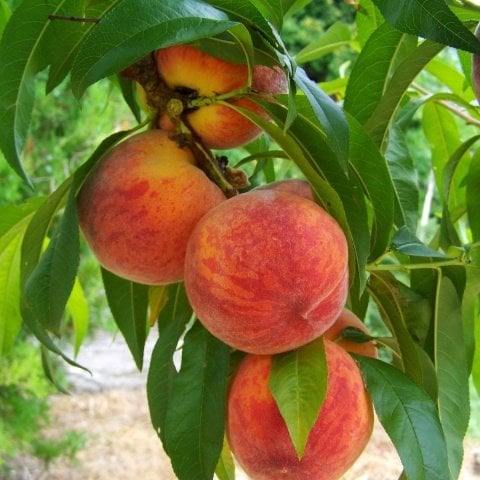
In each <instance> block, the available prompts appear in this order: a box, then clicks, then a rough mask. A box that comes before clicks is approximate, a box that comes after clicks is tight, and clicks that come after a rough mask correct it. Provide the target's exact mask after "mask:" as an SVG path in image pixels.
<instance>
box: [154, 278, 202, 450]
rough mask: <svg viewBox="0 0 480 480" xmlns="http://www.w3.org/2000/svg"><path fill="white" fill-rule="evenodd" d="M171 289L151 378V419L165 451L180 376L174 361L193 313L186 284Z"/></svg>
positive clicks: (163, 312) (159, 319)
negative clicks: (173, 394)
mask: <svg viewBox="0 0 480 480" xmlns="http://www.w3.org/2000/svg"><path fill="white" fill-rule="evenodd" d="M167 288H168V301H167V304H166V305H165V307H164V308H163V309H162V311H161V312H160V316H159V318H158V329H159V331H160V336H159V339H158V340H157V343H156V344H155V347H154V349H153V352H152V357H151V360H150V367H149V370H148V378H147V397H148V406H149V410H150V419H151V421H152V425H153V427H154V429H155V431H156V432H157V434H158V435H159V437H160V438H161V440H162V443H163V448H165V449H166V442H165V432H164V425H165V416H166V414H167V410H168V404H169V402H170V395H171V391H172V386H173V379H174V378H175V377H176V375H177V370H176V369H175V364H174V358H173V357H174V353H175V351H176V349H177V345H178V342H179V341H180V337H181V336H182V334H183V332H184V331H185V326H186V324H187V322H188V321H189V320H190V319H191V317H192V313H193V311H192V307H191V306H190V304H189V303H188V298H187V295H186V293H185V288H184V286H183V284H178V285H170V286H169V287H167Z"/></svg>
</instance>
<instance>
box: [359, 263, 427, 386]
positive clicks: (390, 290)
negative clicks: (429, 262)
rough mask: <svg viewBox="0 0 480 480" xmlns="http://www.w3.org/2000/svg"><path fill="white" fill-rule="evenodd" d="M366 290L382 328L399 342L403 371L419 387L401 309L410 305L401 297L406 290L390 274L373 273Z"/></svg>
mask: <svg viewBox="0 0 480 480" xmlns="http://www.w3.org/2000/svg"><path fill="white" fill-rule="evenodd" d="M368 288H369V291H370V293H371V295H372V297H373V299H374V300H375V303H376V304H377V307H378V309H379V311H380V313H381V315H382V318H383V320H384V322H385V324H386V325H387V327H388V329H389V330H390V331H391V332H392V334H393V335H394V337H395V339H396V341H397V342H398V348H399V350H400V356H401V358H400V363H401V367H402V370H403V371H404V372H405V373H406V374H407V375H408V376H409V377H410V378H411V379H412V380H413V381H414V382H415V383H416V384H417V385H422V384H423V377H422V368H421V363H420V359H419V357H418V352H417V349H416V345H415V342H414V340H413V338H412V336H411V334H410V332H409V331H408V328H407V318H406V313H407V312H406V309H405V308H404V305H405V304H406V303H407V302H408V301H409V296H407V295H406V294H405V293H404V290H405V289H407V287H406V286H405V285H403V284H402V283H401V282H399V281H398V280H397V279H396V278H395V277H394V276H393V275H392V274H391V273H390V272H372V275H371V276H370V280H369V282H368Z"/></svg>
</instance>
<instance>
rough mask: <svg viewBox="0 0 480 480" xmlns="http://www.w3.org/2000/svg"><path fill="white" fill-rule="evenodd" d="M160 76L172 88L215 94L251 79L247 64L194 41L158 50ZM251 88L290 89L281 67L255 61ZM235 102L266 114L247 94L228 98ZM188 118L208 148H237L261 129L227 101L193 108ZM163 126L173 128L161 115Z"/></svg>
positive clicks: (269, 91) (270, 91)
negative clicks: (212, 52) (211, 52)
mask: <svg viewBox="0 0 480 480" xmlns="http://www.w3.org/2000/svg"><path fill="white" fill-rule="evenodd" d="M156 55H157V66H158V72H159V74H160V76H161V77H162V78H163V80H164V81H165V83H166V84H167V85H168V86H169V87H170V88H171V89H182V88H187V89H190V90H192V91H194V92H196V94H198V95H199V96H201V97H214V96H216V95H221V94H225V93H229V92H231V91H234V90H237V89H239V88H243V87H245V86H246V85H247V81H248V68H247V65H246V64H240V63H232V62H227V61H225V60H222V59H220V58H216V57H213V56H211V55H208V54H207V53H204V52H202V51H201V50H199V49H197V48H196V47H193V46H191V45H175V46H172V47H167V48H163V49H160V50H158V51H157V53H156ZM252 90H253V91H255V92H257V93H266V94H279V93H286V92H287V90H288V84H287V78H286V75H285V73H284V72H283V71H282V70H281V69H280V68H278V67H276V68H270V67H267V66H264V65H255V66H254V68H253V77H252ZM228 102H229V103H231V104H232V105H236V106H239V107H243V108H246V109H249V110H251V111H253V112H255V113H257V114H258V115H262V116H264V117H266V114H265V112H264V110H263V109H262V108H261V107H259V106H258V105H257V104H255V103H254V102H252V101H251V100H248V99H246V98H239V99H231V100H228ZM186 119H187V121H188V123H189V125H190V126H191V128H192V129H193V130H194V131H195V132H196V134H197V135H198V136H199V137H200V139H201V140H202V142H203V143H204V144H205V146H207V147H209V148H218V149H226V148H234V147H238V146H240V145H244V144H246V143H248V142H250V141H252V140H253V139H255V138H256V137H257V136H258V135H259V134H260V133H261V130H260V129H259V128H258V127H256V126H255V125H254V124H253V123H252V122H250V120H248V119H247V118H245V117H244V116H243V115H241V114H240V113H237V112H235V111H234V110H233V109H232V108H230V107H228V106H227V105H221V104H210V105H203V106H200V107H199V108H196V109H192V110H191V111H190V112H188V113H187V115H186ZM159 126H160V128H165V129H171V128H172V127H173V125H172V123H171V122H170V121H169V119H168V118H165V115H160V120H159Z"/></svg>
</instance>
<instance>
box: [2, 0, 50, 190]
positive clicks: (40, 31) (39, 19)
mask: <svg viewBox="0 0 480 480" xmlns="http://www.w3.org/2000/svg"><path fill="white" fill-rule="evenodd" d="M55 3H57V2H45V1H44V0H32V1H29V2H23V3H22V4H21V5H20V6H19V7H18V8H17V9H16V10H15V11H14V13H13V14H12V16H11V18H10V21H9V22H8V24H7V26H6V27H5V30H4V32H3V36H2V38H1V41H0V78H1V79H2V88H1V90H0V149H1V150H2V152H3V154H4V155H5V158H6V159H7V161H8V163H9V164H10V166H11V167H12V168H13V169H14V170H15V172H17V174H18V175H19V176H20V177H21V178H23V179H24V180H25V181H26V182H29V179H28V176H27V174H26V172H25V170H24V169H23V166H22V164H21V161H20V157H21V154H22V151H23V148H24V145H25V141H26V137H27V133H28V128H29V125H30V116H31V113H32V108H33V102H34V75H35V74H36V73H37V71H38V68H39V67H41V65H40V64H41V59H40V58H39V51H38V47H39V45H40V43H41V39H42V36H43V35H44V34H45V32H46V30H47V27H48V24H49V20H48V16H49V15H50V14H53V13H55V9H56V6H55Z"/></svg>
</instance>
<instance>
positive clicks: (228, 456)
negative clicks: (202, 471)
mask: <svg viewBox="0 0 480 480" xmlns="http://www.w3.org/2000/svg"><path fill="white" fill-rule="evenodd" d="M215 475H216V476H217V477H218V480H235V462H234V461H233V456H232V452H231V451H230V447H229V446H228V442H227V439H226V438H225V439H224V440H223V448H222V453H221V454H220V458H219V460H218V463H217V468H215Z"/></svg>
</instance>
